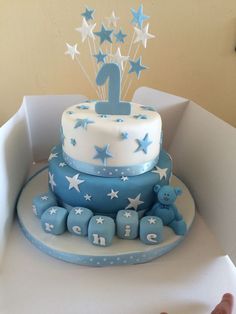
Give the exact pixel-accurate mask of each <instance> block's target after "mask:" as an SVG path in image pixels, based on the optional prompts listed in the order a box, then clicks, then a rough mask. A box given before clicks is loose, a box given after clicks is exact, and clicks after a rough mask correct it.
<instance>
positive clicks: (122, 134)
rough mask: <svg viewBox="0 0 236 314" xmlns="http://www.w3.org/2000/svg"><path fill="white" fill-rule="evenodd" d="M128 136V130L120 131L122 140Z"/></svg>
mask: <svg viewBox="0 0 236 314" xmlns="http://www.w3.org/2000/svg"><path fill="white" fill-rule="evenodd" d="M128 137H129V134H128V132H122V133H121V138H122V139H123V140H127V139H128Z"/></svg>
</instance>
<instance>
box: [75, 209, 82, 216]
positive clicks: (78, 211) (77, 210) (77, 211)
mask: <svg viewBox="0 0 236 314" xmlns="http://www.w3.org/2000/svg"><path fill="white" fill-rule="evenodd" d="M82 212H83V209H82V208H76V209H75V214H76V215H81V214H82Z"/></svg>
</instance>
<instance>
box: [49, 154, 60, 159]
mask: <svg viewBox="0 0 236 314" xmlns="http://www.w3.org/2000/svg"><path fill="white" fill-rule="evenodd" d="M57 157H58V153H51V154H50V155H49V157H48V160H51V159H53V158H57Z"/></svg>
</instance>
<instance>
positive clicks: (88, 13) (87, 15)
mask: <svg viewBox="0 0 236 314" xmlns="http://www.w3.org/2000/svg"><path fill="white" fill-rule="evenodd" d="M93 13H94V10H89V9H88V8H85V12H83V13H82V14H81V15H82V16H83V17H84V18H85V20H86V21H89V20H93Z"/></svg>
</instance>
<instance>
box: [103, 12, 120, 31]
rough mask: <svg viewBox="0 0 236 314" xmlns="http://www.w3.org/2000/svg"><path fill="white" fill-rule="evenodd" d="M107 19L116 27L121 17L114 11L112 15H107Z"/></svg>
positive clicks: (109, 23)
mask: <svg viewBox="0 0 236 314" xmlns="http://www.w3.org/2000/svg"><path fill="white" fill-rule="evenodd" d="M106 19H107V20H108V26H110V25H112V26H113V27H116V26H117V22H118V20H119V19H120V18H119V17H118V16H116V15H115V12H114V11H112V13H111V16H110V17H107V18H106Z"/></svg>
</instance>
